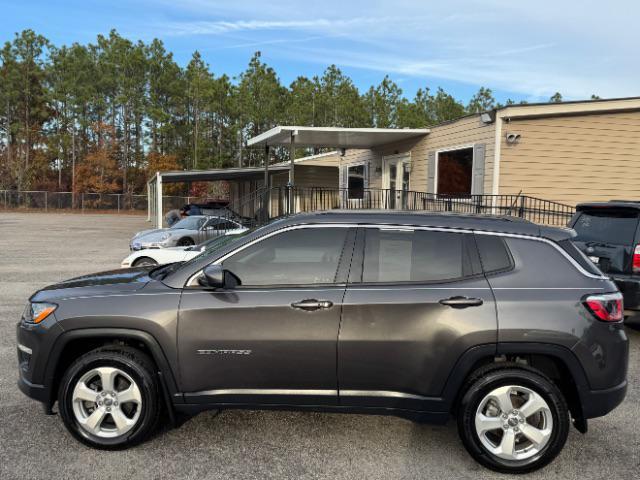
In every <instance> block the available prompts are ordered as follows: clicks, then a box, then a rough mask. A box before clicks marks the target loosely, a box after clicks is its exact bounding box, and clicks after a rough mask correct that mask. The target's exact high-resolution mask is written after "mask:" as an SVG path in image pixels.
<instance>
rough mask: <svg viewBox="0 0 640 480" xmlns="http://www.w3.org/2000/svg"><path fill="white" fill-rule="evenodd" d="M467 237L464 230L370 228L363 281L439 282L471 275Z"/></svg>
mask: <svg viewBox="0 0 640 480" xmlns="http://www.w3.org/2000/svg"><path fill="white" fill-rule="evenodd" d="M465 238H466V235H465V234H462V233H449V232H434V231H425V230H415V231H414V230H378V229H375V228H368V229H366V232H365V247H364V263H363V272H362V281H363V282H366V283H387V282H436V281H447V280H454V279H457V278H461V277H464V276H466V275H469V274H470V268H471V267H470V261H469V256H468V254H467V252H468V249H467V247H466V245H467V243H466V241H465Z"/></svg>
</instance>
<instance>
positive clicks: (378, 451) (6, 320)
mask: <svg viewBox="0 0 640 480" xmlns="http://www.w3.org/2000/svg"><path fill="white" fill-rule="evenodd" d="M146 226H147V224H146V222H145V221H144V218H142V217H129V216H115V215H65V214H37V213H33V214H16V213H0V252H2V256H1V257H0V478H2V479H7V480H8V479H18V478H20V479H25V478H42V479H49V478H82V479H91V478H111V479H114V478H145V479H155V478H171V479H178V478H197V479H199V480H200V479H203V478H226V479H228V478H243V479H247V478H260V479H262V478H358V479H359V478H385V479H387V478H440V479H445V478H447V479H448V478H456V479H461V478H469V479H471V478H473V479H485V478H487V479H488V478H506V477H507V476H505V475H499V474H495V473H493V472H491V471H489V470H486V469H484V468H482V467H480V466H478V465H477V464H476V463H474V462H473V460H471V458H470V457H469V456H468V455H467V453H466V451H465V450H464V448H463V447H462V445H461V443H460V442H459V440H458V437H457V433H456V428H455V424H454V422H449V424H448V425H446V426H444V427H437V426H430V425H417V424H414V423H412V422H410V421H407V420H402V419H398V418H394V417H382V416H364V415H345V414H320V413H289V412H258V411H225V412H222V413H220V414H216V413H213V412H211V413H204V414H201V415H199V416H198V417H196V418H193V419H191V420H189V421H188V422H187V423H185V424H184V425H182V426H181V427H180V428H178V429H175V430H165V431H162V432H160V433H159V434H157V435H156V436H155V437H154V438H153V439H151V440H150V441H148V442H147V443H145V444H143V445H140V446H138V447H136V448H133V449H131V450H128V451H123V452H103V451H96V450H91V449H89V448H87V447H84V446H83V445H81V444H79V443H77V442H76V441H75V440H74V439H73V438H72V437H71V436H70V435H69V434H68V433H67V432H66V430H65V429H64V427H63V425H62V422H61V421H60V419H59V418H58V417H57V416H51V417H48V416H45V415H44V414H43V413H42V409H41V407H40V405H39V404H38V403H37V402H35V401H32V400H30V399H28V398H27V397H25V396H24V395H22V393H20V391H19V390H18V388H17V387H16V378H17V365H16V363H17V362H16V345H15V324H16V322H17V320H18V318H19V315H20V313H21V311H22V309H23V308H24V304H25V302H26V300H27V298H28V297H29V295H30V294H31V293H32V292H33V291H34V290H36V289H38V288H40V287H42V286H45V285H47V284H50V283H53V282H56V281H59V280H62V279H64V278H69V277H72V276H76V275H80V274H85V273H89V272H92V271H98V270H105V269H111V268H116V267H118V266H119V263H120V260H121V259H122V258H124V257H125V256H126V254H127V248H128V240H129V238H130V237H131V235H132V234H133V233H134V232H135V231H137V230H140V229H142V228H145V227H146ZM628 334H629V336H630V338H631V365H630V370H629V380H630V388H629V392H628V395H627V398H626V400H625V401H624V403H623V404H622V405H621V406H620V407H619V408H618V409H616V410H615V411H614V412H612V413H611V414H610V415H608V416H606V417H604V418H600V419H596V420H592V421H590V422H589V433H588V434H587V435H581V434H580V433H578V432H577V431H575V430H574V429H572V430H571V434H570V435H569V440H568V442H567V445H566V447H565V449H564V451H563V452H562V454H561V455H560V456H559V457H558V459H556V461H555V462H553V463H552V464H551V465H550V466H548V467H547V468H545V469H543V470H541V471H538V472H536V473H534V474H530V475H528V477H527V478H532V479H533V478H535V479H541V478H545V479H554V480H556V479H591V478H593V479H596V478H597V479H602V478H607V479H618V478H619V479H640V377H639V374H640V325H638V326H635V328H629V329H628Z"/></svg>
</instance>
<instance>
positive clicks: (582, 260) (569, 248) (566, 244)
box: [558, 239, 603, 275]
mask: <svg viewBox="0 0 640 480" xmlns="http://www.w3.org/2000/svg"><path fill="white" fill-rule="evenodd" d="M558 245H560V246H561V247H562V249H563V250H564V251H565V252H567V253H568V254H569V256H570V257H571V258H573V259H574V260H575V261H576V262H577V263H578V265H580V266H581V267H582V268H584V269H585V270H586V271H587V272H589V273H592V274H593V275H603V273H602V272H601V271H600V270H599V269H598V267H596V265H595V264H594V263H593V262H592V261H591V260H589V259H588V258H587V256H586V255H585V254H584V253H582V251H581V250H580V249H579V248H578V247H577V246H576V245H574V243H573V242H572V241H571V240H569V239H566V240H560V241H559V242H558Z"/></svg>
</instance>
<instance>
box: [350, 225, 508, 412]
mask: <svg viewBox="0 0 640 480" xmlns="http://www.w3.org/2000/svg"><path fill="white" fill-rule="evenodd" d="M349 280H350V283H349V284H348V286H347V291H346V294H345V300H344V304H343V311H342V324H341V327H340V336H339V341H338V382H339V385H340V391H339V394H340V403H341V404H342V405H348V406H376V407H385V408H394V407H395V408H403V409H410V410H429V409H430V408H433V406H434V401H435V402H436V403H437V398H438V397H439V396H440V395H441V393H442V391H443V388H444V385H445V383H446V381H447V378H448V376H449V375H450V374H451V373H452V370H453V367H454V365H455V363H456V362H457V361H458V360H459V359H460V357H461V355H462V354H463V353H464V352H465V351H466V350H468V349H469V348H471V347H474V346H478V345H483V344H485V345H487V346H488V348H489V349H490V348H492V347H493V346H494V345H495V342H496V335H497V324H496V309H495V305H494V299H493V294H492V292H491V289H490V288H489V285H488V283H487V280H486V279H485V277H484V275H483V274H482V270H481V266H480V262H479V258H478V254H477V249H476V247H475V243H474V239H473V235H472V234H470V233H458V232H451V231H438V230H429V229H420V228H408V227H391V226H389V227H376V228H368V227H367V228H362V229H360V230H359V231H358V241H357V243H356V250H355V252H354V258H353V261H352V265H351V275H350V279H349Z"/></svg>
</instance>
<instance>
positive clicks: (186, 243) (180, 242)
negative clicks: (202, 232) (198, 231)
mask: <svg viewBox="0 0 640 480" xmlns="http://www.w3.org/2000/svg"><path fill="white" fill-rule="evenodd" d="M191 245H195V242H194V241H193V239H191V238H189V237H183V238H181V239H180V240H178V246H179V247H190V246H191Z"/></svg>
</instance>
